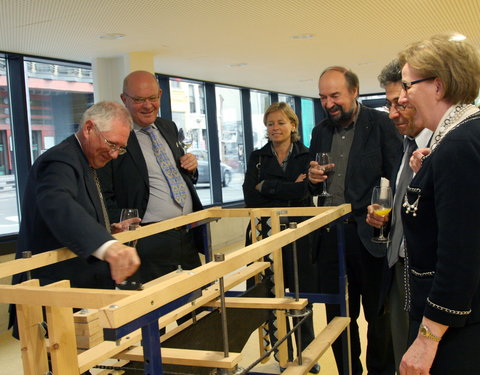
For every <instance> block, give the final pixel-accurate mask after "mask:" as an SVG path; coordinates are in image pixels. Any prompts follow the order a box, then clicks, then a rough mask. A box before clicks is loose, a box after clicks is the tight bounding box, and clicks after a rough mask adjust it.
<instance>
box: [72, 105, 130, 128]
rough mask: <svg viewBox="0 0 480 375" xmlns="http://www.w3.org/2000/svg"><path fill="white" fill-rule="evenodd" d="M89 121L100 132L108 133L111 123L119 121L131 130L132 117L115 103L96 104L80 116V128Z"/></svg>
mask: <svg viewBox="0 0 480 375" xmlns="http://www.w3.org/2000/svg"><path fill="white" fill-rule="evenodd" d="M88 120H90V121H92V122H94V123H95V125H97V128H98V130H99V131H101V132H106V131H109V130H110V129H111V127H112V121H114V120H119V121H122V122H125V123H126V124H128V125H129V127H130V129H132V128H133V122H132V117H131V116H130V113H129V112H128V110H127V109H126V108H125V107H124V106H123V105H121V104H119V103H116V102H107V101H103V102H98V103H96V104H94V105H92V106H91V107H90V108H88V109H87V110H86V111H85V113H84V114H83V116H82V122H81V124H82V127H83V126H84V125H85V123H86V122H87V121H88Z"/></svg>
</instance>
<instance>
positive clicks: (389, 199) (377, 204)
mask: <svg viewBox="0 0 480 375" xmlns="http://www.w3.org/2000/svg"><path fill="white" fill-rule="evenodd" d="M392 203H393V194H392V189H390V186H375V187H374V188H373V192H372V206H373V212H375V214H377V215H378V216H382V217H383V216H387V215H388V214H389V213H390V211H391V210H392ZM388 241H389V239H388V237H385V236H384V234H383V225H382V226H381V227H380V234H379V235H378V237H373V238H372V242H375V243H387V242H388Z"/></svg>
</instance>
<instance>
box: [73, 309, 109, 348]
mask: <svg viewBox="0 0 480 375" xmlns="http://www.w3.org/2000/svg"><path fill="white" fill-rule="evenodd" d="M73 321H74V323H75V335H76V338H77V349H78V350H87V349H90V348H92V347H94V346H95V345H98V344H100V343H101V342H102V341H103V330H102V328H101V327H100V324H99V322H100V320H99V319H98V310H96V309H82V310H80V311H78V312H76V313H75V314H73Z"/></svg>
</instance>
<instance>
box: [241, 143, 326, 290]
mask: <svg viewBox="0 0 480 375" xmlns="http://www.w3.org/2000/svg"><path fill="white" fill-rule="evenodd" d="M309 158H310V156H309V153H308V148H306V147H305V146H304V145H303V144H301V143H300V142H296V143H294V145H293V149H292V154H291V155H290V159H289V160H288V163H287V168H286V171H285V172H283V169H282V168H281V166H280V164H279V163H278V161H277V158H276V156H275V155H274V154H273V152H272V149H271V143H270V142H269V143H267V144H266V145H265V146H263V147H262V148H261V149H260V150H255V151H253V152H252V154H251V155H250V158H249V161H248V166H247V172H246V174H245V181H244V183H243V195H244V199H245V205H246V206H247V207H252V208H253V207H308V206H313V201H312V196H311V195H310V192H309V189H308V182H307V179H305V180H304V182H295V180H296V179H297V177H298V176H299V175H300V174H301V173H306V172H307V170H308V165H309V161H310V160H309ZM260 181H264V182H263V187H262V192H259V191H258V190H256V189H255V186H256V185H257V184H258V183H259V182H260ZM282 219H284V218H282ZM285 219H287V218H285ZM305 219H306V218H304V217H289V218H288V220H290V221H296V222H297V223H299V222H302V221H304V220H305ZM286 221H287V220H282V222H283V223H284V225H286ZM263 225H265V222H264V223H263ZM248 232H249V228H247V233H248ZM246 243H247V244H250V243H251V240H250V238H247V240H246ZM312 244H313V241H312V236H310V235H308V236H305V237H303V238H301V239H299V240H298V241H297V254H298V256H297V260H298V269H299V284H300V291H302V292H311V293H313V292H317V281H316V278H317V276H316V275H317V272H316V267H315V266H314V265H313V262H312ZM282 250H283V251H282V255H283V266H284V267H283V269H284V280H285V287H287V288H289V289H290V291H291V292H293V291H294V276H293V257H292V245H287V246H285V247H284V248H283V249H282Z"/></svg>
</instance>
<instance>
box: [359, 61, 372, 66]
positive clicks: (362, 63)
mask: <svg viewBox="0 0 480 375" xmlns="http://www.w3.org/2000/svg"><path fill="white" fill-rule="evenodd" d="M373 64H375V63H374V62H373V61H365V62H360V63H358V64H357V65H358V66H362V65H373Z"/></svg>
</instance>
